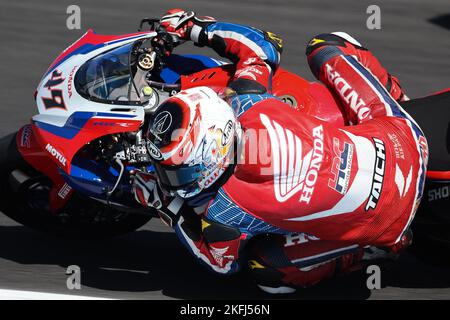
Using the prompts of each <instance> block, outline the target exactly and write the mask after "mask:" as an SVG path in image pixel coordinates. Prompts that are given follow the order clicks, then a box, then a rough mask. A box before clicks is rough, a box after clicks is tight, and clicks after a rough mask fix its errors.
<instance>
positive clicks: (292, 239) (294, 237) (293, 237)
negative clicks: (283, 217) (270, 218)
mask: <svg viewBox="0 0 450 320" xmlns="http://www.w3.org/2000/svg"><path fill="white" fill-rule="evenodd" d="M284 239H285V240H286V242H285V243H284V246H285V247H292V246H295V245H298V244H303V243H308V242H310V241H316V240H320V239H319V238H317V237H315V236H312V235H309V234H306V233H291V234H287V235H285V236H284Z"/></svg>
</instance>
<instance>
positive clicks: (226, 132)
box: [221, 120, 233, 146]
mask: <svg viewBox="0 0 450 320" xmlns="http://www.w3.org/2000/svg"><path fill="white" fill-rule="evenodd" d="M232 137H233V122H232V121H231V120H228V122H227V124H226V125H225V128H224V129H223V134H222V139H221V140H222V146H226V145H228V144H229V143H230V141H231V138H232Z"/></svg>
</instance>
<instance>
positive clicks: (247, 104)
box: [237, 93, 281, 117]
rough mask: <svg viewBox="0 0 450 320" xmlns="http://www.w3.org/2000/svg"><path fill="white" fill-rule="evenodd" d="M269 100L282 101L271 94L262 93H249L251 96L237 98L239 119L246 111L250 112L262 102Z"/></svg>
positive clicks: (245, 95) (243, 95) (244, 95)
mask: <svg viewBox="0 0 450 320" xmlns="http://www.w3.org/2000/svg"><path fill="white" fill-rule="evenodd" d="M268 99H276V100H279V101H281V100H280V99H279V98H278V97H276V96H274V95H273V94H270V93H262V94H255V93H249V94H241V95H239V96H238V97H237V104H238V105H237V110H238V117H240V116H242V115H243V114H244V113H245V112H246V111H248V110H249V109H250V108H251V107H253V106H254V105H256V104H258V103H260V102H262V101H266V100H268Z"/></svg>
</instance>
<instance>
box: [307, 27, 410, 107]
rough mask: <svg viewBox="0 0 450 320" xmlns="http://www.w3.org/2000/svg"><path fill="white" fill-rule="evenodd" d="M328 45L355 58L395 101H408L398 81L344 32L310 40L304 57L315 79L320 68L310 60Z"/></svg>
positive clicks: (323, 35)
mask: <svg viewBox="0 0 450 320" xmlns="http://www.w3.org/2000/svg"><path fill="white" fill-rule="evenodd" d="M330 45H331V46H336V47H338V48H339V49H340V50H341V51H342V53H343V54H345V55H349V56H353V57H355V58H356V60H358V62H359V63H360V64H362V65H363V66H364V67H365V68H367V69H368V70H370V72H371V73H372V74H373V75H374V76H375V77H376V78H377V79H378V81H380V83H381V84H382V85H383V86H384V87H385V88H386V90H387V91H388V92H389V93H390V94H391V96H392V97H393V98H394V99H395V100H397V101H404V100H407V99H408V97H407V96H406V95H405V92H404V91H403V89H402V87H401V86H400V82H399V80H398V79H397V78H396V77H395V76H393V75H391V74H390V73H388V72H387V71H386V69H385V68H383V66H382V65H381V63H380V62H379V61H378V59H377V58H376V57H375V56H374V55H373V54H372V52H370V51H369V50H367V49H366V48H364V47H363V46H362V45H361V44H360V43H359V42H358V41H357V40H355V39H354V38H353V37H351V36H350V35H348V34H347V33H344V32H334V33H330V34H328V33H325V34H320V35H318V36H316V37H314V38H313V39H311V41H310V42H309V43H308V46H307V48H306V55H307V56H308V62H309V63H310V66H311V69H312V71H313V72H314V75H315V76H316V77H317V78H318V77H319V76H318V74H319V71H320V66H319V65H317V64H314V63H312V61H311V58H312V57H313V56H314V55H315V54H316V53H317V52H318V51H319V48H322V47H326V46H330ZM313 66H314V67H313Z"/></svg>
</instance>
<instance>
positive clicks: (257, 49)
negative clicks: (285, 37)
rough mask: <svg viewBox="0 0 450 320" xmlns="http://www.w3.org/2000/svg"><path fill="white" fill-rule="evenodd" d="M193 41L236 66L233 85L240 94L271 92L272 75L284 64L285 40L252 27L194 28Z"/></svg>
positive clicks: (223, 23)
mask: <svg viewBox="0 0 450 320" xmlns="http://www.w3.org/2000/svg"><path fill="white" fill-rule="evenodd" d="M191 39H192V40H193V41H194V43H195V44H197V45H199V46H208V47H210V48H212V49H214V51H216V53H217V54H219V55H220V56H222V57H225V58H227V59H229V60H230V61H231V62H233V63H234V64H235V65H236V73H235V75H234V83H232V85H231V86H232V87H233V89H235V90H236V91H238V92H239V91H242V90H244V91H246V93H247V92H249V91H251V93H264V92H266V91H270V90H271V78H272V74H273V72H274V71H275V70H276V68H277V67H278V65H279V63H280V54H281V40H280V39H279V38H278V37H277V36H275V35H273V34H272V33H268V32H263V31H260V30H258V29H255V28H252V27H247V26H242V25H238V24H233V23H225V22H215V23H211V24H209V25H207V26H203V27H202V26H198V25H194V26H193V28H192V32H191ZM277 41H279V42H277Z"/></svg>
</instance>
